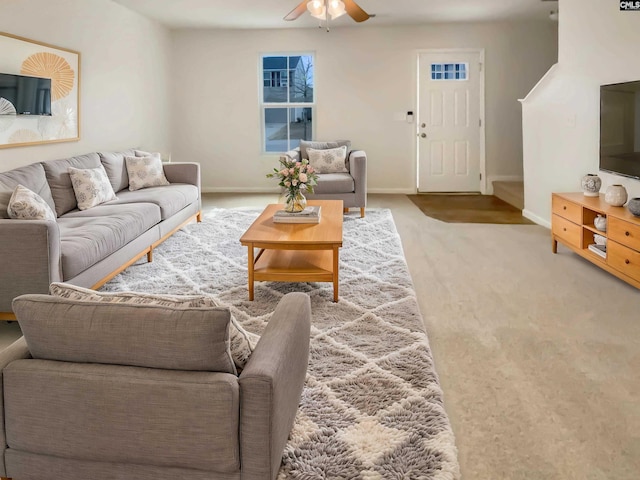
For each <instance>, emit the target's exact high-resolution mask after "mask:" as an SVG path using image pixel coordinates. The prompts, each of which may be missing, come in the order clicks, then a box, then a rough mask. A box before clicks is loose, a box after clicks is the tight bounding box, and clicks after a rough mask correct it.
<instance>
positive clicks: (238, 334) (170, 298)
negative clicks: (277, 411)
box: [49, 282, 260, 369]
mask: <svg viewBox="0 0 640 480" xmlns="http://www.w3.org/2000/svg"><path fill="white" fill-rule="evenodd" d="M49 294H51V295H53V296H56V297H62V298H68V299H70V300H78V301H85V302H109V303H129V304H138V305H140V304H143V305H161V306H166V307H173V308H208V307H219V306H221V305H218V304H217V303H216V301H215V300H214V299H213V298H211V297H207V296H205V295H154V294H149V293H138V292H115V293H109V292H96V291H95V290H90V289H88V288H82V287H77V286H75V285H71V284H68V283H58V282H54V283H52V284H51V285H50V286H49ZM258 340H260V335H256V334H255V333H251V332H247V331H246V330H245V329H244V328H242V325H240V323H238V321H237V320H236V319H235V317H234V316H233V315H231V321H230V322H229V343H230V349H231V358H233V363H235V365H236V367H237V368H239V369H243V368H244V366H245V365H246V363H247V361H248V360H249V357H250V356H251V354H252V353H253V350H254V349H255V348H256V344H257V343H258Z"/></svg>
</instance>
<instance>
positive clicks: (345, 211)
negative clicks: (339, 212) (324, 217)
mask: <svg viewBox="0 0 640 480" xmlns="http://www.w3.org/2000/svg"><path fill="white" fill-rule="evenodd" d="M343 210H344V213H345V215H346V214H347V213H349V209H348V208H346V207H345V208H344V209H343Z"/></svg>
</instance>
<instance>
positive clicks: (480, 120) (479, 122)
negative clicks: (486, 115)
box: [478, 118, 482, 127]
mask: <svg viewBox="0 0 640 480" xmlns="http://www.w3.org/2000/svg"><path fill="white" fill-rule="evenodd" d="M478 126H479V127H481V126H482V119H481V118H480V119H478Z"/></svg>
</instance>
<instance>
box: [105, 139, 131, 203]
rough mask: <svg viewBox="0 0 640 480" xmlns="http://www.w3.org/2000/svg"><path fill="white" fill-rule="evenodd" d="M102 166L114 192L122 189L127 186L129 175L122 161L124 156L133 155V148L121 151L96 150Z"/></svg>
mask: <svg viewBox="0 0 640 480" xmlns="http://www.w3.org/2000/svg"><path fill="white" fill-rule="evenodd" d="M98 155H99V156H100V161H101V162H102V166H103V167H104V169H105V171H106V172H107V177H109V181H110V182H111V186H112V187H113V191H114V192H119V191H120V190H124V189H125V188H127V187H128V186H129V175H128V174H127V165H126V164H125V162H124V157H125V156H131V155H134V151H133V149H130V150H124V151H122V152H98Z"/></svg>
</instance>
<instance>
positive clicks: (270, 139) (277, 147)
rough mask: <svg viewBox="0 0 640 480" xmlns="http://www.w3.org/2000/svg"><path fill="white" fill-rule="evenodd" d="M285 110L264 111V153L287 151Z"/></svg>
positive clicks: (266, 109)
mask: <svg viewBox="0 0 640 480" xmlns="http://www.w3.org/2000/svg"><path fill="white" fill-rule="evenodd" d="M287 110H288V109H287V108H265V109H264V138H265V147H264V150H265V151H266V152H286V151H287V150H289V141H288V138H289V132H288V131H287V126H288V118H287Z"/></svg>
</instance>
